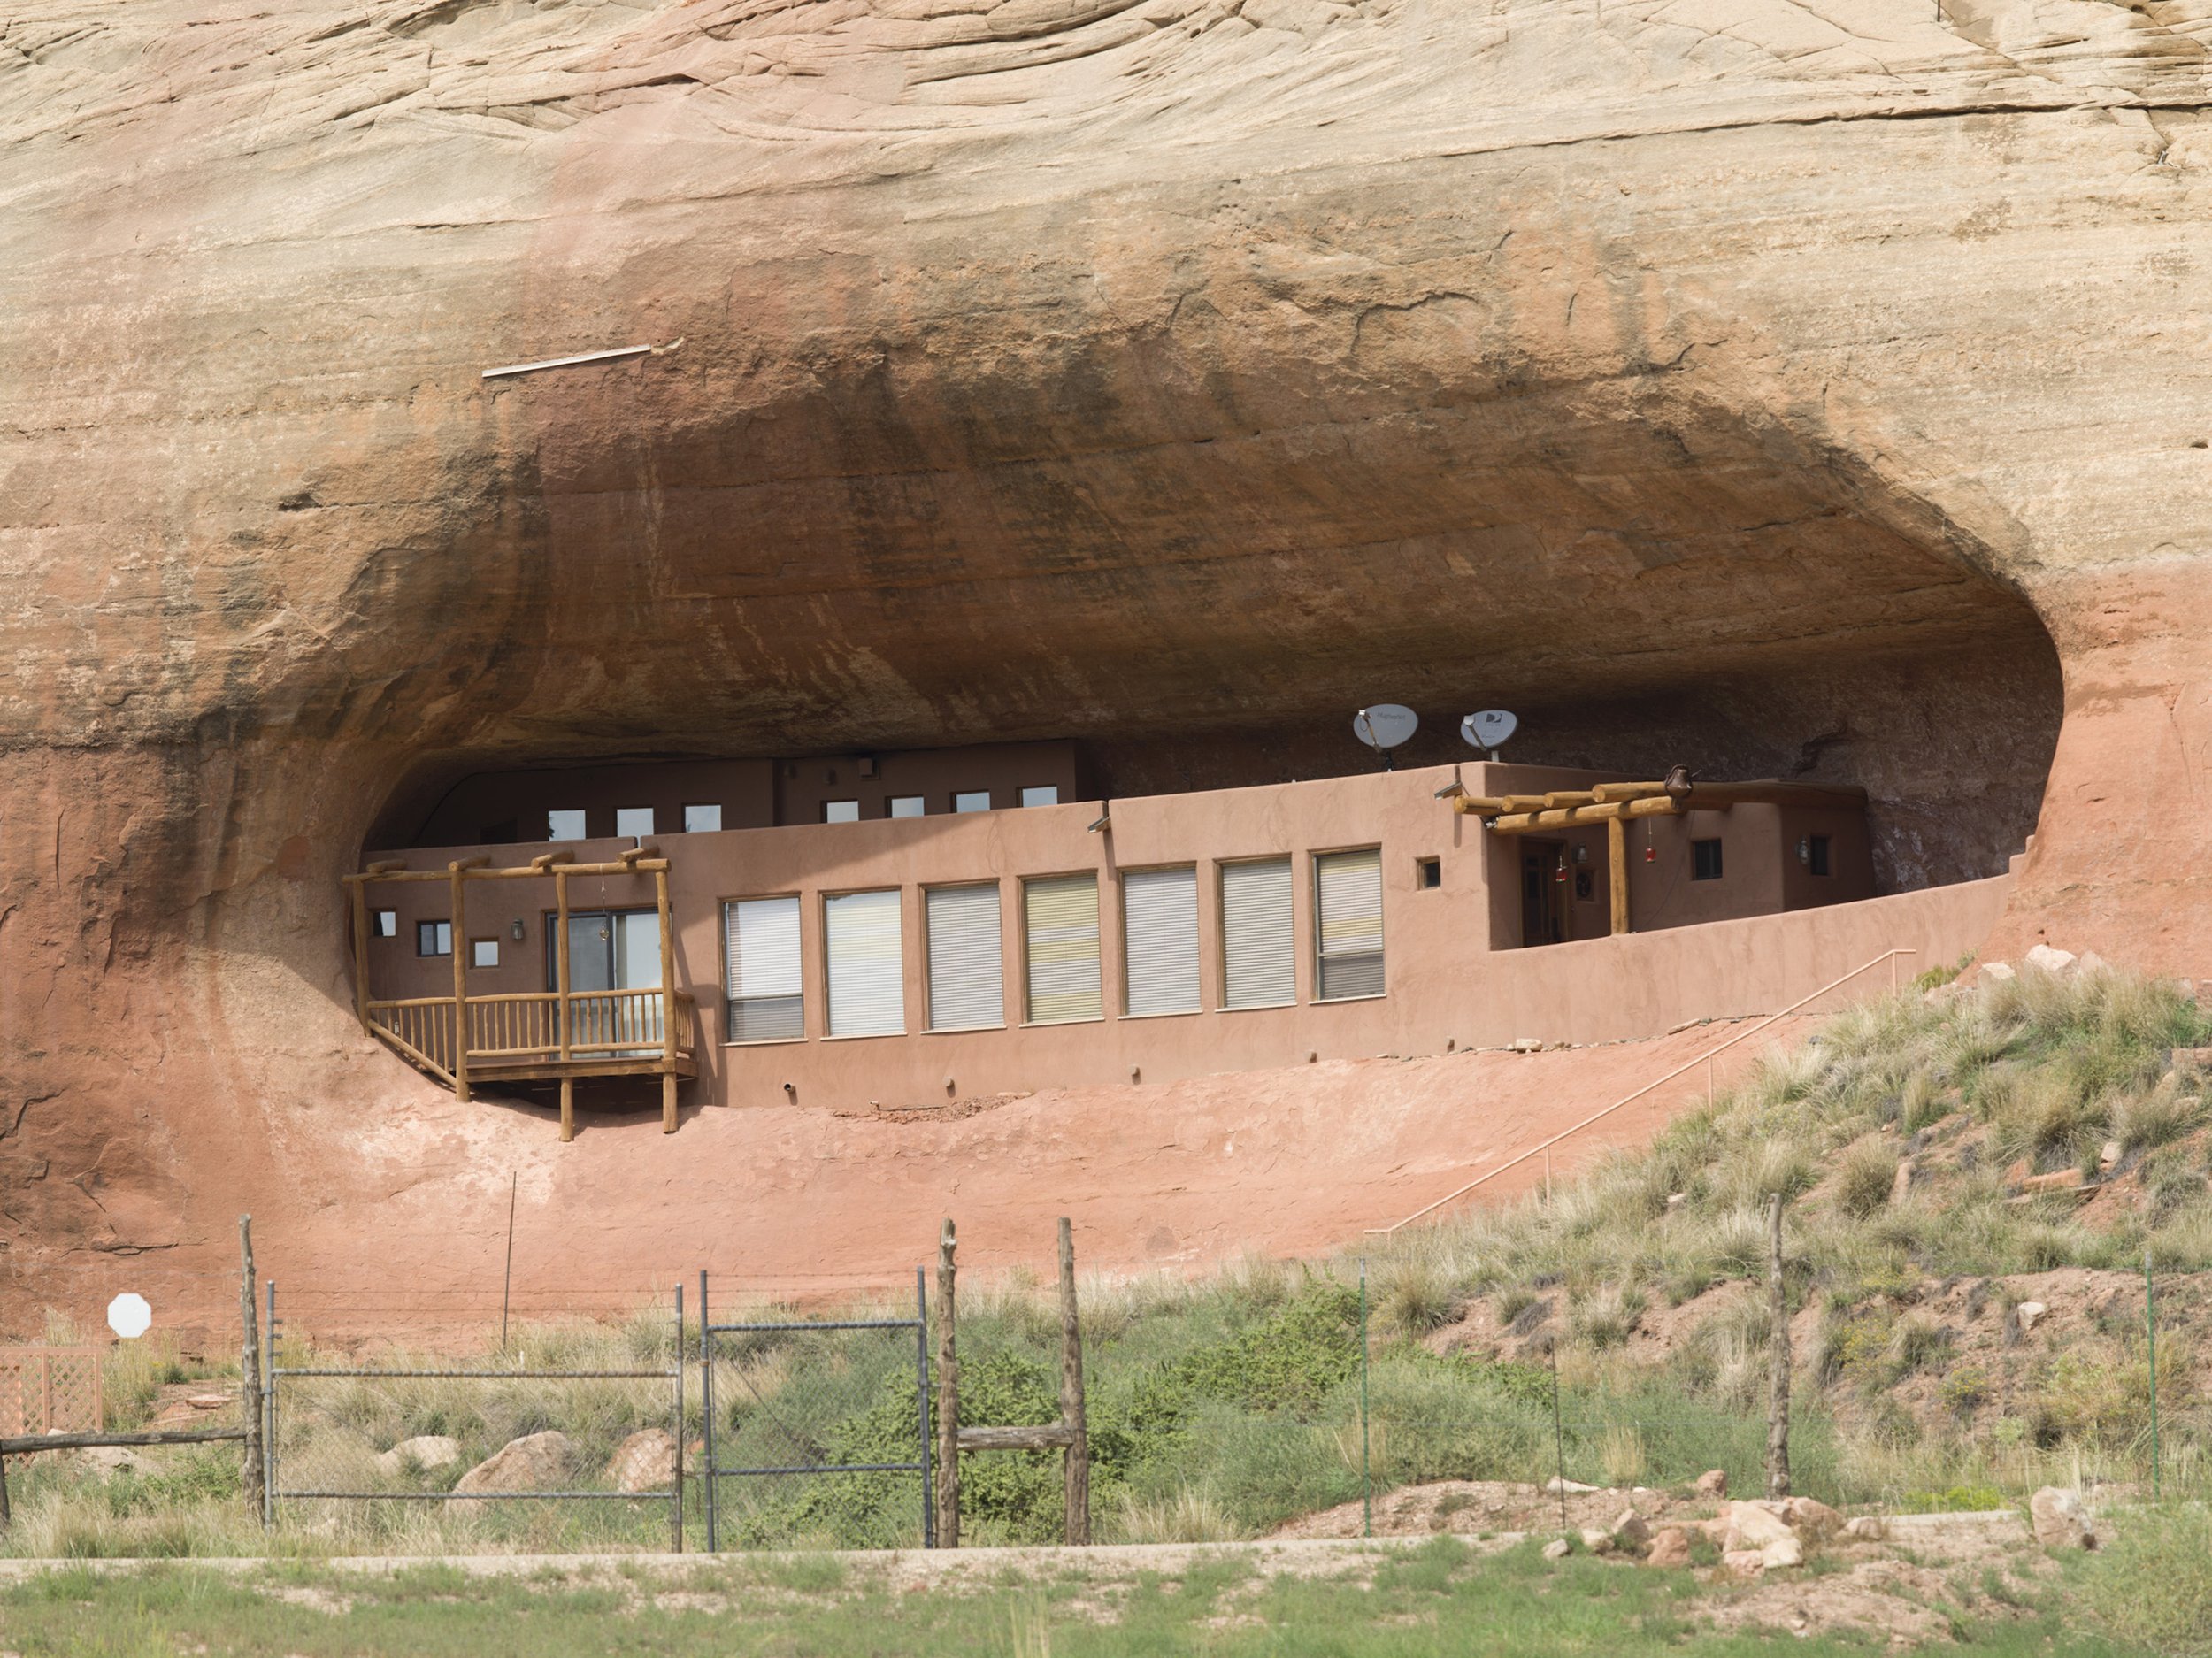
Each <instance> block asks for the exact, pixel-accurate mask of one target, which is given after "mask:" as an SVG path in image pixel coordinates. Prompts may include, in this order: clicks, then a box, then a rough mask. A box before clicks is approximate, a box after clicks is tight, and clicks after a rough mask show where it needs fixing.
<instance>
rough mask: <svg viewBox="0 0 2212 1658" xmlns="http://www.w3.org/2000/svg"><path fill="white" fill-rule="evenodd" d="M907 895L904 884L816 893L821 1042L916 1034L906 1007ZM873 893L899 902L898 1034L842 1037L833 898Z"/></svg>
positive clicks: (863, 1033)
mask: <svg viewBox="0 0 2212 1658" xmlns="http://www.w3.org/2000/svg"><path fill="white" fill-rule="evenodd" d="M906 892H907V889H906V887H904V886H903V885H895V886H889V887H885V886H880V885H878V886H871V887H836V888H825V889H824V890H822V891H821V892H819V893H818V894H816V895H815V913H816V914H817V915H818V916H819V917H820V918H821V927H822V962H821V991H822V1040H824V1041H825V1042H869V1041H876V1040H880V1039H882V1038H884V1037H894V1036H911V1035H912V1034H913V1033H914V1031H913V1025H912V1024H911V1016H910V1012H909V1009H908V1008H907V1005H906V1001H907V997H906V945H907V925H906ZM871 893H890V894H893V895H894V896H895V898H896V899H897V901H898V902H896V903H895V905H894V906H893V910H894V913H895V914H896V916H897V917H898V924H899V957H898V960H899V973H898V979H899V1028H898V1029H897V1030H895V1031H849V1032H846V1033H845V1034H843V1035H839V1034H838V1032H837V1029H836V1026H835V1025H834V1023H833V1020H834V1019H835V1017H836V1012H837V1004H836V1002H835V1000H834V998H833V996H832V994H831V991H830V979H831V972H832V969H833V956H834V952H833V951H832V949H831V948H830V903H831V901H832V900H833V899H838V898H858V897H862V896H864V895H865V894H871ZM801 944H802V947H803V945H804V937H803V935H802V938H801Z"/></svg>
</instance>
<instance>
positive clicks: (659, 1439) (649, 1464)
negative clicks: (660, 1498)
mask: <svg viewBox="0 0 2212 1658" xmlns="http://www.w3.org/2000/svg"><path fill="white" fill-rule="evenodd" d="M607 1483H608V1484H609V1485H612V1486H613V1487H614V1488H615V1489H616V1490H617V1491H666V1490H667V1489H668V1488H669V1487H670V1486H671V1485H674V1484H675V1483H676V1441H675V1440H674V1439H671V1438H670V1437H669V1436H668V1434H667V1432H665V1431H664V1430H663V1429H660V1428H640V1429H639V1430H638V1431H637V1432H635V1433H633V1434H632V1435H631V1436H630V1437H629V1438H628V1439H625V1440H623V1441H622V1443H621V1444H619V1445H618V1446H616V1447H615V1450H614V1455H612V1456H611V1457H609V1458H608V1459H607Z"/></svg>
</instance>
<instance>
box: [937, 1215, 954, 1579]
mask: <svg viewBox="0 0 2212 1658" xmlns="http://www.w3.org/2000/svg"><path fill="white" fill-rule="evenodd" d="M953 1247H954V1239H953V1230H952V1220H951V1217H946V1220H945V1226H944V1230H943V1231H942V1232H940V1233H938V1235H937V1307H936V1313H935V1316H936V1319H937V1489H936V1491H935V1492H933V1493H932V1496H933V1500H934V1501H935V1502H936V1504H937V1547H940V1548H958V1547H960V1357H959V1353H958V1350H957V1347H956V1344H955V1342H954V1339H953V1322H954V1310H953V1278H954V1275H955V1271H956V1266H955V1263H954V1259H953Z"/></svg>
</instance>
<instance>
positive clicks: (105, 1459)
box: [78, 1445, 154, 1485]
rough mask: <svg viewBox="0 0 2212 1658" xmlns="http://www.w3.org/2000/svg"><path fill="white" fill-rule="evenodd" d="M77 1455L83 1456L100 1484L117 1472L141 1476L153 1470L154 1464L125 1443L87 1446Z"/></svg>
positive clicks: (103, 1483) (114, 1475)
mask: <svg viewBox="0 0 2212 1658" xmlns="http://www.w3.org/2000/svg"><path fill="white" fill-rule="evenodd" d="M78 1455H80V1456H81V1457H83V1458H84V1460H85V1463H86V1466H88V1468H90V1469H91V1470H92V1471H93V1473H94V1474H95V1475H96V1477H97V1478H98V1479H99V1481H100V1483H101V1484H102V1485H105V1484H106V1483H107V1482H108V1481H109V1480H111V1479H113V1478H115V1477H116V1476H117V1475H118V1474H130V1475H134V1476H136V1477H139V1478H143V1477H144V1476H146V1475H148V1474H150V1473H152V1472H153V1471H154V1465H153V1464H152V1463H151V1462H148V1461H147V1460H146V1459H145V1458H144V1457H142V1456H141V1455H139V1454H138V1453H137V1452H136V1451H134V1450H133V1449H132V1448H131V1447H129V1446H127V1445H92V1446H87V1447H85V1448H84V1449H83V1450H81V1451H80V1452H79V1453H78Z"/></svg>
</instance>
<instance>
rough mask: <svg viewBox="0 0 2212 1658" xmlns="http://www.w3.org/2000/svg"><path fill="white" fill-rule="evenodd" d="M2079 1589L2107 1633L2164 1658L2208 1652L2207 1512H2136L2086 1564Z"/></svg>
mask: <svg viewBox="0 0 2212 1658" xmlns="http://www.w3.org/2000/svg"><path fill="white" fill-rule="evenodd" d="M2082 1591H2083V1594H2084V1596H2085V1599H2086V1600H2088V1602H2089V1605H2090V1607H2091V1608H2092V1609H2093V1611H2094V1612H2095V1614H2096V1615H2097V1616H2098V1619H2099V1621H2100V1622H2101V1623H2103V1624H2104V1626H2105V1628H2106V1629H2107V1631H2109V1632H2110V1633H2111V1634H2112V1635H2114V1636H2115V1637H2116V1638H2118V1639H2122V1640H2125V1641H2130V1642H2132V1643H2135V1644H2137V1645H2139V1646H2141V1647H2142V1648H2143V1649H2144V1650H2145V1651H2148V1652H2155V1653H2158V1654H2164V1655H2166V1658H2201V1655H2202V1654H2212V1514H2208V1513H2207V1512H2206V1511H2205V1510H2204V1509H2202V1508H2169V1509H2166V1510H2163V1511H2158V1510H2152V1511H2138V1512H2136V1513H2134V1514H2131V1515H2129V1516H2126V1517H2125V1518H2124V1519H2123V1520H2122V1522H2121V1524H2120V1528H2119V1536H2118V1538H2117V1539H2116V1540H2115V1542H2114V1543H2113V1545H2112V1547H2110V1548H2108V1549H2105V1550H2102V1551H2101V1552H2100V1553H2099V1554H2098V1555H2097V1557H2096V1558H2095V1560H2094V1561H2093V1562H2091V1563H2090V1565H2089V1566H2088V1568H2087V1570H2086V1572H2085V1576H2084V1578H2083V1581H2082Z"/></svg>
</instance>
